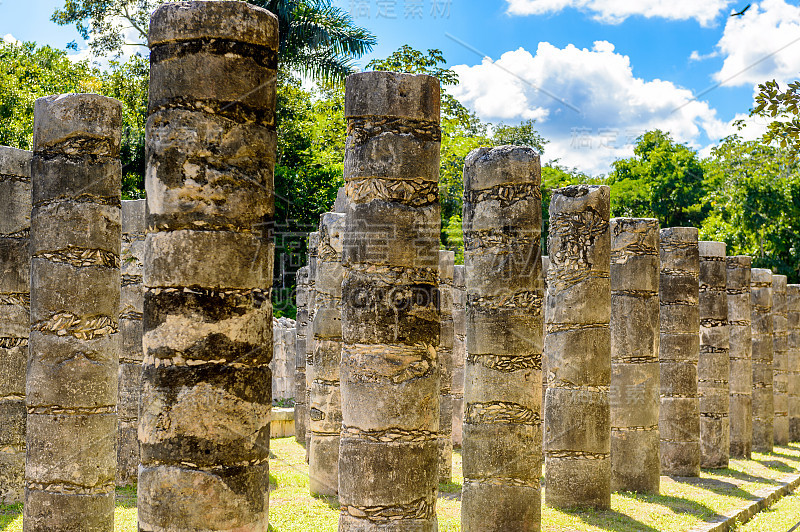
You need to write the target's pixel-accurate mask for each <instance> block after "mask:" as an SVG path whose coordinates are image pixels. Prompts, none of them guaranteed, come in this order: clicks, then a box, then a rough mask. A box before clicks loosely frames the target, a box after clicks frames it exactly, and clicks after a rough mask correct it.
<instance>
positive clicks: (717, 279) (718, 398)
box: [697, 241, 730, 469]
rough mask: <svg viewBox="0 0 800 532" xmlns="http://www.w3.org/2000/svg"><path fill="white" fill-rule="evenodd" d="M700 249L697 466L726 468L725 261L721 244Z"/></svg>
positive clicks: (705, 244)
mask: <svg viewBox="0 0 800 532" xmlns="http://www.w3.org/2000/svg"><path fill="white" fill-rule="evenodd" d="M699 249H700V359H699V361H698V364H697V392H698V395H699V396H700V467H705V468H711V469H721V468H725V467H728V459H729V457H730V423H729V419H728V413H729V409H730V385H729V383H728V378H729V377H730V360H729V357H730V351H729V346H730V331H729V329H728V294H727V282H728V274H727V264H726V262H725V243H724V242H707V241H703V242H700V243H699Z"/></svg>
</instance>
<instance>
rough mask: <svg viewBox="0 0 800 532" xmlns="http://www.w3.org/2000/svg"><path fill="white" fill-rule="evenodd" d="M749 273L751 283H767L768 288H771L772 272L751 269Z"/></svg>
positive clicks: (764, 269) (763, 269)
mask: <svg viewBox="0 0 800 532" xmlns="http://www.w3.org/2000/svg"><path fill="white" fill-rule="evenodd" d="M750 272H751V273H750V282H751V283H767V284H768V285H769V286H772V270H768V269H766V268H753V269H752V270H750Z"/></svg>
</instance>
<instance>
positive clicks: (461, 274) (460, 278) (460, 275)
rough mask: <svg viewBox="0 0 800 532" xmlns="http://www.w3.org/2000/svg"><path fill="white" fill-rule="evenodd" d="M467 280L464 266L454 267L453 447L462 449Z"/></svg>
mask: <svg viewBox="0 0 800 532" xmlns="http://www.w3.org/2000/svg"><path fill="white" fill-rule="evenodd" d="M466 311H467V278H466V272H465V270H464V265H462V264H459V265H455V266H453V380H452V386H451V388H450V390H451V394H452V396H453V421H452V424H453V445H454V446H455V447H461V443H462V441H463V425H464V365H465V364H466V361H467V313H466Z"/></svg>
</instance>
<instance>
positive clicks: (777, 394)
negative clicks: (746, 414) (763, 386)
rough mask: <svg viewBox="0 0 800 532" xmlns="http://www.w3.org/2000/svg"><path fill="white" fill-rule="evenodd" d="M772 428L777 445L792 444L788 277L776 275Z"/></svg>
mask: <svg viewBox="0 0 800 532" xmlns="http://www.w3.org/2000/svg"><path fill="white" fill-rule="evenodd" d="M772 346H773V347H772V394H773V401H774V405H773V407H774V408H775V417H774V419H773V424H772V430H773V432H774V435H775V440H774V443H775V445H787V444H788V443H789V375H788V371H789V325H788V322H787V314H786V276H785V275H773V276H772Z"/></svg>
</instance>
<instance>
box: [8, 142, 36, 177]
mask: <svg viewBox="0 0 800 532" xmlns="http://www.w3.org/2000/svg"><path fill="white" fill-rule="evenodd" d="M32 157H33V152H31V151H28V150H20V149H19V148H12V147H11V146H0V175H10V176H14V177H30V176H31V158H32Z"/></svg>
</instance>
